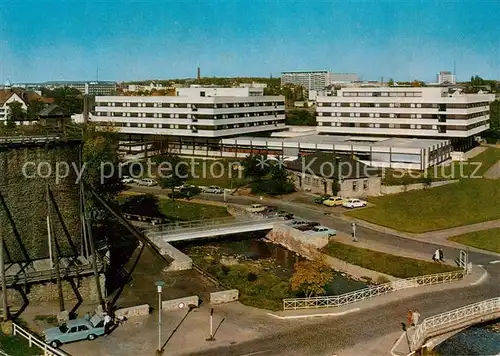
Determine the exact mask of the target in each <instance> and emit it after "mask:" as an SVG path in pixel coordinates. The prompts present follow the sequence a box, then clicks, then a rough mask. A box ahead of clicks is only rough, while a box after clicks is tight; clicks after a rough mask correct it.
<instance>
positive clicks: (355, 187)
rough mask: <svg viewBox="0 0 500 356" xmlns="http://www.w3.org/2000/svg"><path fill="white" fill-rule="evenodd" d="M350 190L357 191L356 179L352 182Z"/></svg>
mask: <svg viewBox="0 0 500 356" xmlns="http://www.w3.org/2000/svg"><path fill="white" fill-rule="evenodd" d="M352 191H353V192H356V191H358V182H357V181H353V182H352Z"/></svg>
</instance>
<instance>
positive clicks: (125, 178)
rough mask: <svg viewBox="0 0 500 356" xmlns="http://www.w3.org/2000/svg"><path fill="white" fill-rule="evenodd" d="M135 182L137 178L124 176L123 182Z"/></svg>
mask: <svg viewBox="0 0 500 356" xmlns="http://www.w3.org/2000/svg"><path fill="white" fill-rule="evenodd" d="M134 182H135V179H134V178H131V177H129V176H123V178H122V183H123V184H130V183H134Z"/></svg>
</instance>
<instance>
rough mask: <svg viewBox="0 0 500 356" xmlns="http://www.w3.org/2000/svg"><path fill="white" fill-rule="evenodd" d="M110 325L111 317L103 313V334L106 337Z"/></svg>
mask: <svg viewBox="0 0 500 356" xmlns="http://www.w3.org/2000/svg"><path fill="white" fill-rule="evenodd" d="M110 324H111V317H110V316H109V314H108V313H104V334H105V335H108V333H109V327H110Z"/></svg>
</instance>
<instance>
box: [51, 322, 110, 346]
mask: <svg viewBox="0 0 500 356" xmlns="http://www.w3.org/2000/svg"><path fill="white" fill-rule="evenodd" d="M43 334H44V336H45V342H46V343H47V344H49V345H50V346H52V347H59V346H61V345H62V344H66V343H68V342H73V341H80V340H85V339H87V340H94V339H95V338H97V337H98V336H102V335H104V319H103V318H102V317H100V316H99V315H94V316H93V317H92V318H91V319H90V320H86V319H74V320H68V321H67V322H66V323H64V324H62V325H60V326H58V327H56V328H50V329H45V330H44V331H43Z"/></svg>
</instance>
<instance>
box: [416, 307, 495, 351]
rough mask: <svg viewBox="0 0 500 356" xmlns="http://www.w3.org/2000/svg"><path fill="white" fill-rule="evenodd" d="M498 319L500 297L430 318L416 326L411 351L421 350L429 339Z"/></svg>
mask: <svg viewBox="0 0 500 356" xmlns="http://www.w3.org/2000/svg"><path fill="white" fill-rule="evenodd" d="M499 317H500V297H499V298H493V299H488V300H485V301H482V302H479V303H474V304H470V305H467V306H465V307H462V308H458V309H455V310H452V311H449V312H446V313H441V314H438V315H434V316H431V317H429V318H426V319H424V320H423V321H422V323H421V324H420V325H417V327H416V328H415V331H414V333H413V335H412V337H411V340H410V344H411V349H412V350H413V351H417V350H419V349H421V348H422V347H423V346H424V344H425V342H426V340H428V339H429V338H431V337H433V336H436V335H440V334H443V333H446V332H450V331H453V330H456V329H460V328H464V327H468V326H471V325H474V324H477V323H479V322H484V321H488V320H495V319H497V318H499Z"/></svg>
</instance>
